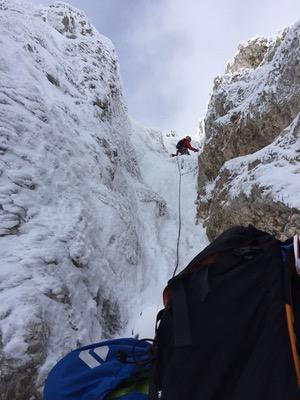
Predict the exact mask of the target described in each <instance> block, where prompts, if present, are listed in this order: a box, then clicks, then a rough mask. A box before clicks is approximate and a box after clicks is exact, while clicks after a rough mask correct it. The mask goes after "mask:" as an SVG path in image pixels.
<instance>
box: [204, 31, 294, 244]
mask: <svg viewBox="0 0 300 400" xmlns="http://www.w3.org/2000/svg"><path fill="white" fill-rule="evenodd" d="M299 40H300V24H299V23H297V24H295V25H294V26H292V27H291V28H289V29H286V30H285V31H284V32H282V33H281V34H280V35H278V37H277V38H276V39H274V40H273V41H271V40H266V39H258V38H256V39H254V40H250V41H249V42H247V43H244V44H243V45H241V46H240V47H239V50H238V53H237V54H236V55H235V57H234V59H233V61H231V62H230V63H229V64H228V66H227V68H226V73H225V74H224V75H223V76H221V77H217V78H216V79H215V83H214V89H213V94H212V96H211V99H210V103H209V106H208V112H207V115H206V118H205V132H206V138H205V143H204V147H203V152H202V153H201V155H200V157H199V175H198V216H199V217H200V218H203V219H204V220H205V224H206V226H207V232H208V236H209V237H210V239H213V238H214V237H215V236H216V235H218V234H219V233H220V232H222V231H223V230H224V229H225V228H227V227H229V226H231V225H233V224H244V225H247V224H249V223H252V224H254V225H256V226H257V227H259V228H261V229H264V230H266V231H268V232H271V233H273V234H275V235H276V236H278V237H279V238H281V239H284V238H287V237H289V236H291V235H292V234H294V233H295V232H296V231H297V230H298V231H300V224H299V206H300V203H299V202H298V200H297V199H296V198H295V196H293V192H294V191H295V190H299V185H298V181H300V179H299V176H298V174H299V171H300V170H299V167H300V164H299V154H298V152H299V125H298V115H299V112H300V96H299V95H300V79H299V78H300V41H299ZM229 160H232V161H229ZM279 174H280V175H279ZM278 176H280V178H281V182H278ZM242 182H243V184H242ZM246 182H247V183H246ZM287 182H288V183H287ZM291 198H293V200H292V201H291Z"/></svg>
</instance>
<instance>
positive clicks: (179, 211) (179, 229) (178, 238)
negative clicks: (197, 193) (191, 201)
mask: <svg viewBox="0 0 300 400" xmlns="http://www.w3.org/2000/svg"><path fill="white" fill-rule="evenodd" d="M178 157H179V156H178V155H177V156H176V158H177V166H178V175H179V185H178V217H179V224H178V237H177V250H176V265H175V269H174V272H173V276H172V277H173V278H174V276H175V274H176V272H177V269H178V265H179V244H180V235H181V177H182V173H181V170H180V164H179V158H178Z"/></svg>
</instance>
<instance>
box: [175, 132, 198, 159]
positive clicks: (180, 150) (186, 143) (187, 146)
mask: <svg viewBox="0 0 300 400" xmlns="http://www.w3.org/2000/svg"><path fill="white" fill-rule="evenodd" d="M191 141H192V138H191V137H190V136H186V137H185V138H184V139H181V140H179V142H178V143H177V145H176V148H177V152H176V154H172V157H175V156H178V155H184V154H186V155H190V152H189V150H192V151H195V152H198V151H199V150H198V149H195V147H192V145H191Z"/></svg>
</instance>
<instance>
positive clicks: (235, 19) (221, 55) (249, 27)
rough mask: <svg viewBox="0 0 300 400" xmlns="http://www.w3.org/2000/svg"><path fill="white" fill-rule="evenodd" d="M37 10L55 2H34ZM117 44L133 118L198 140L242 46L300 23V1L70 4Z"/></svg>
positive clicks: (87, 0) (90, 0) (82, 0)
mask: <svg viewBox="0 0 300 400" xmlns="http://www.w3.org/2000/svg"><path fill="white" fill-rule="evenodd" d="M34 2H35V3H47V4H49V3H51V2H50V1H47V0H34ZM68 3H70V4H73V5H75V6H76V7H78V8H80V9H82V10H84V11H85V13H86V14H87V16H88V18H89V19H90V21H91V22H92V23H93V24H94V25H95V26H96V28H97V29H98V30H99V32H100V33H103V34H105V35H106V36H108V37H109V38H110V39H111V40H112V41H113V43H114V45H115V47H116V49H117V52H118V55H119V60H120V65H121V73H122V79H123V85H124V91H125V96H126V100H127V104H128V107H129V114H130V116H131V117H133V118H134V119H135V120H137V121H139V122H141V123H142V124H143V125H146V126H150V127H153V128H155V127H157V128H160V129H162V130H164V131H167V130H170V129H175V130H176V131H177V132H178V134H179V135H181V134H188V133H191V134H194V133H195V131H196V129H197V125H198V121H199V119H200V117H202V116H204V115H205V112H206V107H207V103H208V100H209V96H210V92H211V90H212V85H213V79H214V77H215V76H216V75H218V74H222V73H223V71H224V68H225V64H226V62H227V61H228V60H229V59H231V58H232V57H233V56H234V54H235V52H236V50H237V47H238V45H239V43H241V42H242V41H246V40H248V39H250V38H252V37H254V36H256V35H259V36H267V37H270V36H274V35H275V34H276V33H277V32H278V31H280V30H282V29H283V28H284V27H286V26H288V25H291V24H292V23H294V22H296V21H297V20H298V19H300V0H69V1H68Z"/></svg>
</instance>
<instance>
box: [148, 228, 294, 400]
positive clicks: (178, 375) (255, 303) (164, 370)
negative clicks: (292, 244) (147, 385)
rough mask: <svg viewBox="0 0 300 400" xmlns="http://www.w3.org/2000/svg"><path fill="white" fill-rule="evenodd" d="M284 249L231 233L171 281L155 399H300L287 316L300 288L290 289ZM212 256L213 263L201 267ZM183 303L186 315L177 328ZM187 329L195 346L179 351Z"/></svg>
mask: <svg viewBox="0 0 300 400" xmlns="http://www.w3.org/2000/svg"><path fill="white" fill-rule="evenodd" d="M280 244H281V242H279V241H278V240H276V239H275V238H274V237H272V236H270V235H268V234H267V233H265V232H261V231H258V230H256V229H255V228H254V227H252V226H250V227H248V228H243V227H235V228H232V229H230V230H228V231H226V232H224V233H223V234H222V235H220V236H219V237H218V238H217V239H216V240H215V241H214V242H213V243H211V244H210V245H209V246H208V247H207V248H206V249H204V251H203V252H201V253H200V254H199V255H198V256H197V257H195V258H194V260H192V262H191V263H190V264H189V265H188V266H187V268H186V269H185V270H184V271H183V272H182V273H180V274H179V275H177V276H176V277H175V278H173V279H172V280H171V281H170V282H169V285H170V288H171V291H172V294H171V301H170V304H169V305H168V307H167V308H166V309H165V311H164V313H163V315H162V318H161V322H160V325H159V327H158V331H157V337H156V340H157V357H156V365H155V370H156V383H155V384H154V385H156V386H155V390H152V391H151V396H150V399H152V400H153V399H157V398H158V397H157V392H158V390H161V391H162V396H161V399H162V400H296V399H300V393H299V389H298V386H297V380H296V374H295V368H294V364H293V357H292V352H291V346H290V341H289V335H288V328H287V322H286V315H285V302H286V301H287V300H290V299H291V295H292V292H293V291H295V290H297V289H298V290H300V288H299V287H298V286H299V283H298V281H296V280H295V281H292V282H294V283H293V285H292V286H291V285H290V284H289V283H288V282H290V274H291V270H290V269H289V268H287V266H286V265H284V263H283V261H282V258H281V250H280ZM213 254H217V257H216V258H215V259H214V262H213V263H212V264H210V265H204V266H202V265H201V262H202V261H203V259H204V258H205V257H207V256H209V255H213ZM179 282H180V285H179V286H178V284H179ZM175 287H176V288H177V287H183V288H184V291H182V289H181V293H178V290H177V289H175V290H173V289H174V288H175ZM298 293H299V292H298ZM174 296H175V298H176V300H175V301H174V298H173V297H174ZM298 297H299V299H297V307H298V308H299V312H300V295H299V296H298ZM180 299H182V300H183V302H185V305H184V307H183V309H185V310H187V311H186V312H187V315H186V316H185V318H183V319H182V321H181V322H182V326H181V327H180V328H178V326H179V322H178V320H177V322H176V323H174V317H175V316H176V315H177V316H178V312H179V315H180V314H181V313H182V312H183V311H182V310H183V309H181V310H179V311H178V303H180ZM299 315H300V313H299ZM297 324H299V325H300V321H298V319H297V320H296V324H295V326H296V325H297ZM177 329H179V333H178V332H176V330H177ZM184 329H186V330H187V332H188V335H190V339H191V343H192V344H191V345H186V343H183V344H184V345H183V346H178V345H176V340H177V339H176V337H177V336H178V334H179V335H181V337H183V338H184V335H183V336H182V332H183V331H184ZM183 340H186V338H184V339H183Z"/></svg>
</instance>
